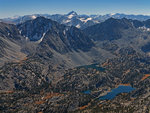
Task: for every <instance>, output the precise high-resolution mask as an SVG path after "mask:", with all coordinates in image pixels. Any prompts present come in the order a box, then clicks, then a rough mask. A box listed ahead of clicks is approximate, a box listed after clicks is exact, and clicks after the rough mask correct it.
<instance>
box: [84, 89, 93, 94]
mask: <svg viewBox="0 0 150 113" xmlns="http://www.w3.org/2000/svg"><path fill="white" fill-rule="evenodd" d="M83 93H84V94H90V93H91V90H87V91H84V92H83Z"/></svg>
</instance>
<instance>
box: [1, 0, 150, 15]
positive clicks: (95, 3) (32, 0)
mask: <svg viewBox="0 0 150 113" xmlns="http://www.w3.org/2000/svg"><path fill="white" fill-rule="evenodd" d="M72 10H74V11H76V12H77V13H78V14H108V13H125V14H144V15H150V0H0V18H4V17H12V16H15V15H27V14H55V13H59V14H66V13H68V12H70V11H72Z"/></svg>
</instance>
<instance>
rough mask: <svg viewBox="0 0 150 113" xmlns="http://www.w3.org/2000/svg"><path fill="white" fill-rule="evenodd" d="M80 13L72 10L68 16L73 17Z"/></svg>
mask: <svg viewBox="0 0 150 113" xmlns="http://www.w3.org/2000/svg"><path fill="white" fill-rule="evenodd" d="M77 15H78V14H77V13H76V12H75V11H71V12H70V13H68V14H67V16H68V18H69V19H71V18H72V17H74V16H77Z"/></svg>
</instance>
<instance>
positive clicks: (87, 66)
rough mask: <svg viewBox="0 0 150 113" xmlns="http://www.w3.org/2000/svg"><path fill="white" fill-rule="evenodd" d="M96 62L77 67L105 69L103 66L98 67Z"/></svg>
mask: <svg viewBox="0 0 150 113" xmlns="http://www.w3.org/2000/svg"><path fill="white" fill-rule="evenodd" d="M97 65H98V64H92V65H85V66H79V67H78V68H86V69H88V68H92V69H96V70H98V71H102V72H103V71H105V68H103V67H99V66H97Z"/></svg>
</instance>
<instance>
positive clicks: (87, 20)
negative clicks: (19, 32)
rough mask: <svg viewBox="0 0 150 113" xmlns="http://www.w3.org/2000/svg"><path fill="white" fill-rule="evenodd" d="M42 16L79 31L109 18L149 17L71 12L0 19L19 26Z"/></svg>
mask: <svg viewBox="0 0 150 113" xmlns="http://www.w3.org/2000/svg"><path fill="white" fill-rule="evenodd" d="M40 16H43V17H45V18H48V19H52V20H54V21H57V22H59V23H60V24H65V25H67V26H75V27H77V28H80V29H84V28H86V27H89V26H91V25H94V24H97V23H101V22H103V21H105V20H107V19H109V18H116V19H122V18H127V19H132V20H140V21H145V20H147V19H150V16H145V15H126V14H119V13H116V14H106V15H78V14H77V13H76V12H75V11H71V12H69V13H68V14H64V15H62V14H54V15H49V14H33V15H25V16H15V17H12V18H4V19H1V21H3V22H7V23H13V24H19V23H23V22H25V21H27V20H33V19H35V18H37V17H40Z"/></svg>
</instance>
